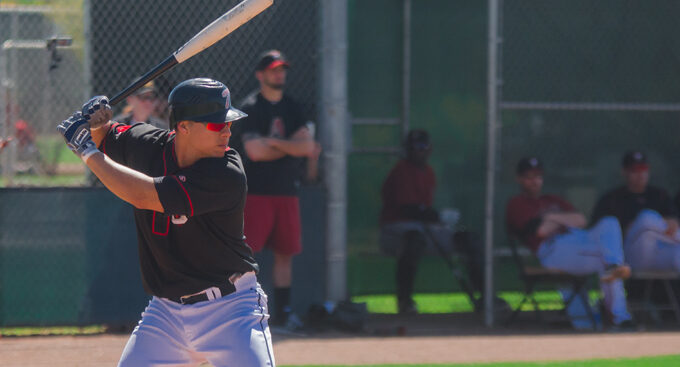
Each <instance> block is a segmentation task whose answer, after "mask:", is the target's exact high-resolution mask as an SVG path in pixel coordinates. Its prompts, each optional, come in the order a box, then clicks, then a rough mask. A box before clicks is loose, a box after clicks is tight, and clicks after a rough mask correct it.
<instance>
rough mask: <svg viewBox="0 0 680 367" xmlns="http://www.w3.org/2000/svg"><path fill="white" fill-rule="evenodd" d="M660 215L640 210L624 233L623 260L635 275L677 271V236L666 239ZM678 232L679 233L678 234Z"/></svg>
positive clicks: (679, 240) (679, 238) (679, 236)
mask: <svg viewBox="0 0 680 367" xmlns="http://www.w3.org/2000/svg"><path fill="white" fill-rule="evenodd" d="M666 228H667V224H666V221H665V220H664V219H663V217H662V216H661V214H659V213H658V212H656V211H654V210H650V209H644V210H642V211H641V212H640V213H639V214H638V216H637V217H636V218H635V220H634V221H633V223H631V224H630V226H629V227H628V230H627V231H626V237H625V240H624V242H623V248H624V251H625V254H626V260H627V261H628V263H629V264H630V266H631V268H632V269H633V270H637V271H680V233H675V236H674V237H670V236H668V235H666ZM678 232H680V231H678Z"/></svg>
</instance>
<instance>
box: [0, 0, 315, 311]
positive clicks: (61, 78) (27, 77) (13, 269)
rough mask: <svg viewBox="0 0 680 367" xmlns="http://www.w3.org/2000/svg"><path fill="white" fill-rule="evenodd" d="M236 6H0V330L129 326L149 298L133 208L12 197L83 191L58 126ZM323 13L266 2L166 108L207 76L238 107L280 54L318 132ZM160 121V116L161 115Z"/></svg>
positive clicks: (106, 198)
mask: <svg viewBox="0 0 680 367" xmlns="http://www.w3.org/2000/svg"><path fill="white" fill-rule="evenodd" d="M238 2H239V1H237V0H226V1H225V0H197V1H180V0H145V1H134V0H118V1H104V0H68V1H44V2H40V3H42V4H41V5H31V6H29V5H23V6H18V5H16V4H14V3H8V2H5V1H0V45H2V49H0V81H1V82H2V83H1V87H2V88H1V90H0V137H2V138H8V137H12V138H13V140H12V142H11V143H10V145H9V146H8V147H7V148H6V149H5V150H4V151H3V152H2V153H0V163H2V164H1V165H0V168H1V170H2V182H0V186H2V187H4V188H3V189H1V190H0V197H1V198H2V201H1V202H0V228H2V233H1V234H0V254H1V256H0V257H1V258H2V260H1V261H0V275H1V277H0V325H26V324H43V325H49V324H88V323H104V322H118V321H120V322H123V321H125V322H128V321H134V320H135V319H136V318H137V317H138V315H139V310H141V309H142V308H143V306H144V302H145V295H144V293H143V291H142V290H141V283H140V280H139V278H140V276H139V271H138V266H139V265H138V263H137V260H136V239H135V235H134V225H133V223H132V216H131V209H130V208H129V206H128V205H127V204H125V203H123V202H120V200H118V199H116V198H115V197H113V196H112V195H111V194H109V193H108V192H107V191H106V190H104V189H95V188H92V189H89V188H87V189H85V188H73V189H64V188H51V189H48V188H44V189H31V190H25V189H19V188H15V187H16V186H22V187H23V186H63V185H68V186H81V185H86V182H87V180H86V171H85V167H84V165H83V164H82V163H81V162H80V161H79V159H77V157H75V156H74V155H73V154H72V153H71V152H70V151H69V150H68V149H67V148H66V147H65V144H64V143H63V140H62V139H61V136H59V135H58V134H57V133H56V129H55V128H56V124H57V123H58V122H59V121H61V120H63V119H64V118H66V117H68V116H69V115H70V114H71V113H73V111H75V110H77V109H79V108H80V106H81V105H82V104H83V103H84V102H85V101H86V100H87V99H88V98H89V97H90V96H92V95H95V94H104V95H108V96H113V95H115V94H116V93H117V92H119V91H120V90H122V89H123V88H124V87H126V86H127V85H128V84H129V83H130V82H131V81H132V80H133V79H135V78H136V77H138V76H140V75H142V74H143V73H144V72H146V71H148V70H149V69H151V68H152V67H153V66H155V65H156V64H158V63H159V62H160V61H162V60H163V59H165V58H166V57H167V56H169V55H170V54H172V53H173V52H174V51H175V50H176V49H177V48H179V47H180V46H182V45H183V44H184V43H185V42H186V41H188V40H189V39H190V38H191V37H193V36H194V35H195V34H196V33H197V32H198V31H200V30H201V29H202V28H203V27H205V26H206V25H208V24H209V23H211V22H212V21H213V20H215V19H216V18H217V17H219V16H220V15H222V14H224V13H225V12H226V11H228V10H229V9H231V8H232V7H233V6H235V5H236V4H237V3H238ZM21 3H22V4H26V3H31V2H29V1H22V2H21ZM35 3H38V2H35ZM45 3H47V5H45ZM318 8H319V2H318V1H316V0H296V1H275V3H274V5H273V6H271V7H270V8H269V9H267V10H266V11H265V12H263V13H262V14H260V15H258V16H257V17H255V18H254V19H252V20H251V21H250V22H248V23H247V24H245V25H243V26H242V27H240V28H239V29H237V30H236V31H234V32H233V33H232V34H230V35H229V36H228V37H227V38H225V39H223V40H221V41H219V42H218V43H217V44H215V45H213V46H212V47H211V48H209V49H207V50H205V51H204V52H202V53H200V54H199V55H196V56H194V57H193V58H191V59H189V60H187V61H186V62H184V63H182V64H179V65H177V66H176V67H174V68H173V69H172V70H170V71H169V72H167V73H166V74H164V75H162V76H161V77H160V78H159V79H157V80H156V83H155V86H156V88H157V92H158V94H159V95H160V98H161V100H162V99H164V98H167V95H168V94H169V92H170V90H171V89H172V87H173V86H174V85H176V84H178V83H179V82H181V81H183V80H185V79H189V78H194V77H210V78H214V79H217V80H220V81H222V82H224V83H225V84H226V85H227V86H229V88H230V90H231V92H232V101H234V103H235V104H236V105H238V104H239V103H240V101H241V100H243V99H244V98H245V97H246V96H247V95H248V94H249V93H250V92H252V91H254V90H255V89H256V88H257V87H258V84H257V81H256V79H255V76H254V68H255V63H256V62H257V59H258V57H259V55H260V54H261V53H262V52H263V51H266V50H268V49H273V48H276V49H279V50H281V51H282V52H283V53H284V54H286V56H287V57H288V59H289V62H290V64H291V69H290V71H289V74H288V84H287V92H288V93H290V95H292V96H293V97H294V98H295V99H297V100H298V101H299V102H301V103H302V105H303V108H304V111H305V113H306V115H307V116H306V117H307V118H308V119H310V120H313V121H315V120H316V119H317V111H316V109H317V99H318V98H317V91H318V87H317V80H318V76H317V71H318V60H319V57H318V49H319V46H318V42H319V40H318V35H319V30H318V27H319V22H318V17H319V9H318ZM121 105H124V103H121ZM124 108H125V106H116V109H115V110H114V115H116V114H119V113H121V112H122V111H123V109H124ZM155 113H157V114H158V115H159V117H160V118H163V117H165V115H166V113H165V110H164V104H162V103H160V102H159V106H158V110H157V111H156V112H155ZM29 218H30V220H29ZM94 284H97V286H96V287H94V286H93V285H94ZM140 300H141V301H140ZM140 302H141V304H140Z"/></svg>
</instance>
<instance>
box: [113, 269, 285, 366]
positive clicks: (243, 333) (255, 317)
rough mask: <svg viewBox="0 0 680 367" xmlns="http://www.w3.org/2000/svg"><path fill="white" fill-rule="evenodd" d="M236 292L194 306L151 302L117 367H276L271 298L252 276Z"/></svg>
mask: <svg viewBox="0 0 680 367" xmlns="http://www.w3.org/2000/svg"><path fill="white" fill-rule="evenodd" d="M234 285H235V287H236V292H234V293H232V294H229V295H227V296H224V297H222V298H218V299H214V300H211V301H204V302H198V303H194V304H191V305H181V304H179V303H176V302H173V301H170V300H167V299H164V298H159V297H153V298H152V299H151V301H150V302H149V305H148V306H147V307H146V309H145V310H144V312H143V313H142V320H141V321H139V325H138V326H137V327H136V328H135V330H134V331H133V332H132V335H131V336H130V339H129V340H128V342H127V345H126V346H125V350H124V351H123V355H122V356H121V359H120V362H119V364H118V366H123V367H128V366H135V367H137V366H145V367H147V366H198V365H200V364H201V363H203V362H206V361H207V362H210V363H211V364H212V365H213V366H214V367H227V366H229V367H231V366H238V367H262V366H271V367H274V366H275V365H276V364H275V362H274V352H273V349H272V341H271V334H270V332H269V326H268V323H267V320H268V319H269V313H268V310H267V296H266V295H265V293H264V291H262V289H261V288H260V285H259V284H258V283H257V278H256V276H255V274H254V273H246V274H244V275H243V276H242V277H241V278H239V279H238V280H237V281H236V282H235V283H234Z"/></svg>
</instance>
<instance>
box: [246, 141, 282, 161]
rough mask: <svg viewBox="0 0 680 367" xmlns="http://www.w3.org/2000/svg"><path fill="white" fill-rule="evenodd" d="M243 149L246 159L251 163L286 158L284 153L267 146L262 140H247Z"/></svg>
mask: <svg viewBox="0 0 680 367" xmlns="http://www.w3.org/2000/svg"><path fill="white" fill-rule="evenodd" d="M244 147H245V149H246V154H247V155H248V159H250V160H251V161H253V162H262V161H274V160H277V159H280V158H283V157H285V156H286V153H285V152H283V151H281V150H278V149H276V148H274V147H272V146H270V145H269V144H267V143H266V141H265V139H264V138H259V139H251V140H248V141H246V142H245V144H244Z"/></svg>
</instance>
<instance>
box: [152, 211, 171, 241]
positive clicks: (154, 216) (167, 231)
mask: <svg viewBox="0 0 680 367" xmlns="http://www.w3.org/2000/svg"><path fill="white" fill-rule="evenodd" d="M156 213H157V212H153V219H152V220H151V233H153V234H156V235H159V236H167V235H168V233H169V232H170V217H167V218H166V219H167V220H166V225H165V233H162V232H156Z"/></svg>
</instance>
